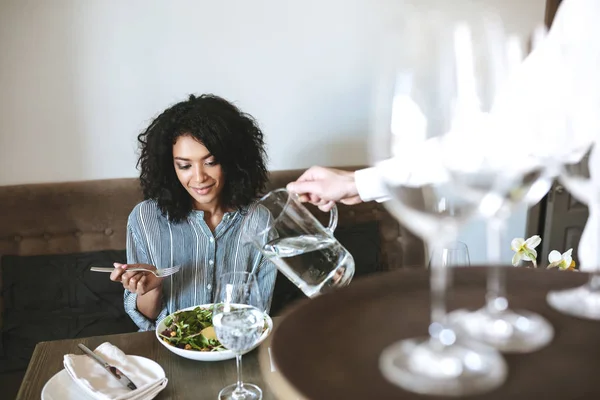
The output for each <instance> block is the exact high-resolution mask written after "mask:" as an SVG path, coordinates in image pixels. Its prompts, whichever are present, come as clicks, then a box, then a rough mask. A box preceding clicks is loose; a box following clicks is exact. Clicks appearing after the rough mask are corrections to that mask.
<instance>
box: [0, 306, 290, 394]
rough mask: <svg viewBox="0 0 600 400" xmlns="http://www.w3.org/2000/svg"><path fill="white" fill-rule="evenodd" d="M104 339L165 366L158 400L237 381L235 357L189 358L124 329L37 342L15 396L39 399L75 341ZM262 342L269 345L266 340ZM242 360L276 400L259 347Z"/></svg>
mask: <svg viewBox="0 0 600 400" xmlns="http://www.w3.org/2000/svg"><path fill="white" fill-rule="evenodd" d="M279 320H280V319H279V318H278V317H276V318H273V324H274V326H277V324H278V323H279ZM104 342H110V343H112V344H114V345H115V346H117V347H119V348H120V349H121V350H123V351H124V352H125V353H126V354H131V355H138V356H142V357H146V358H149V359H151V360H154V361H156V362H157V363H158V364H160V366H161V367H162V368H163V369H164V370H165V374H166V376H167V378H168V379H169V383H168V385H167V387H166V388H165V390H163V391H162V392H161V393H159V395H158V396H157V397H156V399H157V400H167V399H177V400H186V399H198V400H202V399H207V400H208V399H210V400H214V399H216V398H217V395H218V393H219V391H220V390H221V389H222V388H224V387H225V386H227V385H229V384H232V383H235V381H236V366H235V360H227V361H220V362H202V361H193V360H188V359H186V358H182V357H179V356H178V355H176V354H174V353H172V352H170V351H169V350H167V349H166V348H165V347H164V346H163V345H162V344H160V343H158V340H156V336H155V333H154V332H138V333H125V334H120V335H107V336H93V337H89V338H81V339H69V340H56V341H51V342H41V343H38V345H37V346H36V347H35V350H34V352H33V356H32V357H31V361H30V362H29V367H28V368H27V372H26V373H25V378H24V379H23V383H22V384H21V388H20V389H19V393H18V395H17V400H39V399H40V396H41V393H42V388H43V387H44V385H45V384H46V382H48V380H49V379H50V378H52V376H53V375H54V374H56V373H57V372H59V371H60V370H61V369H63V356H64V355H65V354H68V353H74V354H78V353H80V351H79V349H78V348H77V343H83V344H85V345H86V346H87V347H89V348H91V349H94V348H96V347H98V346H99V345H100V344H102V343H104ZM263 344H264V345H267V346H268V343H267V342H266V341H265V343H263ZM242 360H243V362H242V366H243V372H242V373H243V379H244V381H245V382H251V383H255V384H257V385H258V386H260V388H261V389H262V390H263V399H264V400H275V399H276V398H275V397H274V395H273V394H272V393H271V391H270V390H269V387H268V386H267V384H266V383H265V380H264V379H263V375H262V373H261V370H260V368H259V365H258V351H257V350H254V351H252V352H250V353H248V354H246V355H244V357H243V359H242ZM265 371H266V370H265ZM267 373H268V372H267ZM0 397H1V396H0Z"/></svg>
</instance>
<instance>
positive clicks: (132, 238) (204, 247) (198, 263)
mask: <svg viewBox="0 0 600 400" xmlns="http://www.w3.org/2000/svg"><path fill="white" fill-rule="evenodd" d="M251 215H252V217H251V218H249V219H248V221H247V222H246V223H247V224H248V226H247V227H246V228H250V229H253V231H256V229H263V228H264V227H265V226H266V224H267V223H268V221H269V214H268V213H255V214H254V213H253V214H251ZM243 225H244V215H242V213H241V212H239V211H234V212H228V213H225V215H224V216H223V220H222V221H221V222H220V223H219V225H218V226H217V227H216V229H215V231H214V232H211V230H210V228H209V227H208V225H207V224H206V222H205V221H204V212H203V211H192V212H191V214H190V215H189V216H188V218H187V221H183V222H180V223H173V222H170V221H169V220H168V219H167V218H166V217H165V216H163V215H162V213H161V211H160V209H159V208H158V204H157V203H156V202H155V201H153V200H146V201H143V202H142V203H140V204H138V205H137V206H135V208H134V209H133V211H132V212H131V214H130V215H129V220H128V222H127V263H128V264H150V265H154V266H155V267H156V268H168V267H173V266H177V265H179V266H181V269H180V270H179V272H177V273H176V274H174V275H171V276H170V277H167V278H165V279H164V280H163V301H162V310H161V311H160V314H159V316H158V317H157V319H156V321H160V320H161V319H162V318H164V317H166V316H167V315H169V314H171V313H173V312H175V311H177V310H180V309H182V308H185V307H191V306H195V305H199V304H207V303H213V302H214V301H213V300H214V295H215V291H216V285H217V279H218V277H219V276H221V274H223V273H226V272H234V271H248V272H254V273H255V274H256V276H257V280H258V284H259V287H260V291H261V297H262V299H263V302H264V306H265V309H266V310H269V308H270V305H271V296H272V295H273V287H274V285H275V277H276V275H277V269H276V267H275V265H274V264H273V263H272V262H270V261H268V260H267V259H266V258H265V257H264V256H263V255H262V254H261V253H260V251H259V250H258V249H256V247H254V246H253V245H252V244H251V243H249V242H247V241H246V240H245V239H244V237H243V235H242V233H243V230H244V229H242V227H243ZM124 297H125V311H126V312H127V314H129V316H130V317H131V319H132V320H133V322H135V323H136V325H137V326H139V328H140V330H142V331H147V330H153V329H155V327H156V321H153V320H150V319H148V318H147V317H146V316H144V315H143V314H142V313H140V312H139V311H138V310H137V305H136V300H137V295H136V294H135V293H132V292H130V291H128V290H125V296H124Z"/></svg>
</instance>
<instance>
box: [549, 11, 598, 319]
mask: <svg viewBox="0 0 600 400" xmlns="http://www.w3.org/2000/svg"><path fill="white" fill-rule="evenodd" d="M559 12H560V10H559ZM592 14H593V13H592ZM582 24H586V25H587V27H585V29H583V30H579V28H578V27H575V26H567V25H563V26H558V27H557V28H561V29H562V30H563V31H570V32H571V33H576V32H587V31H588V30H590V29H591V28H590V26H594V27H595V28H594V29H595V30H599V27H598V24H597V21H594V20H593V19H592V18H591V16H590V15H585V17H584V20H583V21H582ZM550 34H552V32H551V33H550ZM555 39H559V38H558V37H557V38H555ZM590 43H592V42H589V41H587V40H580V41H574V40H571V41H567V40H565V41H564V42H562V41H560V40H557V46H556V48H555V51H556V53H557V56H558V60H559V61H560V62H555V63H553V68H554V69H556V70H557V71H556V73H555V76H556V77H557V78H558V79H556V88H554V86H555V83H553V85H552V86H553V90H556V91H557V92H558V93H559V94H560V96H557V99H558V100H557V101H561V102H559V103H558V106H557V109H558V111H560V112H556V113H554V119H553V120H552V122H553V124H552V127H551V128H553V129H552V130H551V132H552V133H553V134H554V138H553V142H555V143H556V145H557V146H559V147H560V149H561V150H562V154H561V155H560V159H561V160H562V161H563V163H562V164H563V165H562V169H561V173H560V176H559V179H560V181H561V182H562V184H563V185H564V186H565V187H566V188H567V190H568V191H569V192H570V193H571V194H572V195H573V197H575V198H576V199H577V200H579V201H580V202H582V203H584V204H586V205H587V206H588V210H589V216H588V220H587V223H586V226H585V229H584V231H583V233H582V235H581V238H580V242H579V248H578V256H579V261H580V267H579V269H580V270H581V271H584V272H590V279H589V281H588V283H587V284H586V285H584V286H581V287H578V288H573V289H567V290H562V291H553V292H550V293H548V296H547V300H548V303H549V304H550V305H551V306H552V307H554V308H555V309H557V310H559V311H561V312H564V313H566V314H569V315H573V316H577V317H581V318H588V319H594V320H600V246H599V243H600V149H599V146H598V143H599V141H600V113H599V112H598V110H600V75H599V74H598V68H597V66H598V65H599V63H600V54H599V53H598V51H595V49H593V48H592V49H590Z"/></svg>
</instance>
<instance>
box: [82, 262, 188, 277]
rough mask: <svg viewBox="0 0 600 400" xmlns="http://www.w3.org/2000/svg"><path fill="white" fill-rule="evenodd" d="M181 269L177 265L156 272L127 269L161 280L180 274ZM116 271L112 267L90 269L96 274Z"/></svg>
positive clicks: (142, 269)
mask: <svg viewBox="0 0 600 400" xmlns="http://www.w3.org/2000/svg"><path fill="white" fill-rule="evenodd" d="M180 268H181V266H179V265H177V266H175V267H170V268H161V269H157V270H155V271H152V270H149V269H145V268H129V269H127V271H131V272H150V273H153V274H154V276H157V277H159V278H164V277H165V276H170V275H173V274H174V273H176V272H178V271H179V269H180ZM114 270H115V269H114V268H111V267H92V268H90V271H94V272H113V271H114Z"/></svg>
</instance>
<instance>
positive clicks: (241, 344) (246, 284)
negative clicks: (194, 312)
mask: <svg viewBox="0 0 600 400" xmlns="http://www.w3.org/2000/svg"><path fill="white" fill-rule="evenodd" d="M213 326H214V327H215V333H216V335H217V338H218V339H219V341H220V342H221V343H222V344H223V346H224V347H225V348H227V349H228V350H231V351H232V352H233V353H235V357H236V363H237V383H235V384H233V385H229V386H227V387H225V388H223V389H222V390H221V392H220V393H219V399H220V400H260V399H262V390H261V389H260V388H259V387H258V386H256V385H254V384H251V383H244V382H243V381H242V354H243V353H244V352H246V351H248V350H250V349H251V348H253V347H254V345H255V344H256V342H258V340H259V338H260V337H261V335H262V334H263V331H264V328H265V312H264V308H263V303H262V300H261V298H260V289H259V287H258V282H257V281H256V278H255V276H254V275H253V274H250V273H248V272H229V273H225V274H223V275H221V276H220V277H219V279H218V282H217V290H216V294H215V305H214V309H213Z"/></svg>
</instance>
